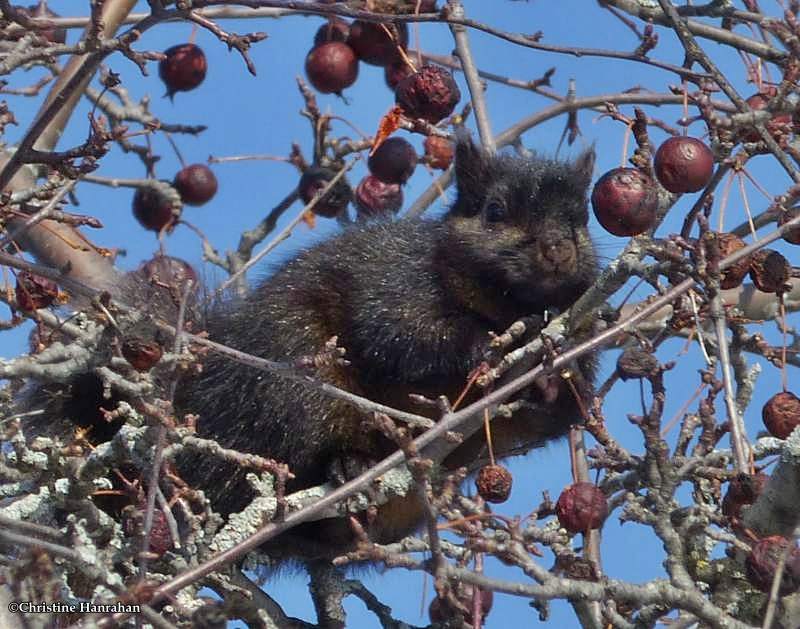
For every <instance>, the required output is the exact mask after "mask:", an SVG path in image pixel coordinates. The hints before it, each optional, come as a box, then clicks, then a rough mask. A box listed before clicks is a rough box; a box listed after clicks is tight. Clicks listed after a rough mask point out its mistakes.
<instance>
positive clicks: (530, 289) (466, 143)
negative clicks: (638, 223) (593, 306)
mask: <svg viewBox="0 0 800 629" xmlns="http://www.w3.org/2000/svg"><path fill="white" fill-rule="evenodd" d="M593 167H594V150H593V149H588V150H586V151H584V152H583V153H582V154H581V155H580V156H579V157H578V158H577V159H576V160H575V161H572V162H563V161H556V160H552V159H545V158H542V157H539V156H536V155H533V156H530V157H518V156H512V155H499V156H491V155H488V154H487V153H486V152H485V151H483V150H482V149H481V148H479V147H477V146H475V144H473V142H472V140H471V139H470V138H469V137H466V138H465V137H462V138H460V139H459V141H458V144H457V146H456V165H455V173H456V181H457V191H458V196H457V198H456V200H455V203H454V204H453V206H452V207H451V208H450V211H449V212H448V214H447V216H446V219H445V222H446V224H447V227H448V239H449V240H450V246H451V248H452V249H453V250H454V251H458V252H459V257H460V256H461V255H463V256H465V258H464V260H463V261H464V263H465V266H464V268H465V269H468V270H469V271H477V272H478V273H479V274H480V275H481V278H480V280H481V281H491V282H492V283H493V284H495V285H496V286H497V287H498V288H500V289H501V291H502V292H504V293H508V294H510V295H511V296H513V298H514V299H516V300H518V301H520V302H522V303H524V304H530V305H531V306H534V308H532V309H531V311H532V312H534V311H538V310H540V309H543V308H545V307H558V308H564V307H566V306H569V305H570V304H572V303H573V302H574V301H575V299H577V297H578V296H579V295H580V294H581V293H582V292H583V291H584V290H585V289H586V288H588V286H589V285H591V283H592V281H593V279H594V277H595V275H596V273H597V269H596V260H595V254H594V247H593V246H592V242H591V240H590V238H589V232H588V230H587V221H588V210H587V190H588V188H589V184H590V182H591V178H592V169H593Z"/></svg>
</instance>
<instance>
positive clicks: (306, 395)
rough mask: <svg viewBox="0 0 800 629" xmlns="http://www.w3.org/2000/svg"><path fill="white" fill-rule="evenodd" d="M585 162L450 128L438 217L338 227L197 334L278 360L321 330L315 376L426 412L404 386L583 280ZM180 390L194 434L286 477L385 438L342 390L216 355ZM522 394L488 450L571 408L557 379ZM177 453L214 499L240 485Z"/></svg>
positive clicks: (429, 390) (453, 368)
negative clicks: (452, 164)
mask: <svg viewBox="0 0 800 629" xmlns="http://www.w3.org/2000/svg"><path fill="white" fill-rule="evenodd" d="M592 166H593V153H592V152H591V151H587V152H586V153H584V154H583V155H582V156H581V157H579V158H578V160H577V161H576V162H574V163H569V162H560V161H554V160H549V159H544V158H541V157H536V156H533V157H530V158H520V157H516V156H498V157H489V156H487V155H486V154H485V153H484V152H483V151H482V150H480V149H479V148H477V147H475V146H474V145H473V144H472V142H471V141H470V140H461V141H460V142H459V143H458V145H457V149H456V180H457V197H456V199H455V203H454V204H453V206H452V207H451V209H450V210H449V212H448V213H447V214H446V215H445V216H444V217H443V219H441V220H421V219H420V220H400V221H395V222H376V223H372V224H367V225H365V226H359V227H353V228H351V229H348V230H346V231H344V233H342V234H341V235H339V236H337V237H335V238H333V239H331V240H328V241H326V242H323V243H321V244H319V245H317V246H314V247H313V248H310V249H308V250H307V251H304V252H303V253H301V254H300V255H298V256H297V257H296V258H294V259H292V260H291V261H289V262H288V263H286V264H285V265H284V266H283V267H282V268H281V269H280V270H278V271H277V272H276V273H274V274H273V275H272V276H271V277H269V278H268V279H267V280H266V281H264V282H263V283H261V284H260V285H259V286H258V287H256V288H255V289H254V290H253V291H252V292H251V293H250V294H249V295H248V296H247V297H245V298H243V299H242V300H238V301H234V302H230V303H227V304H225V305H224V306H223V307H222V308H221V309H220V310H219V311H218V312H216V313H215V314H214V315H212V317H211V319H210V321H209V322H208V324H207V329H208V331H209V335H210V338H212V339H213V340H215V341H217V342H219V343H223V344H226V345H230V346H232V347H234V348H236V349H240V350H243V351H246V352H248V353H252V354H255V355H257V356H260V357H264V358H269V359H273V360H279V361H283V360H291V359H292V358H297V357H300V356H308V355H310V354H314V353H315V352H317V351H319V350H320V349H321V348H322V347H323V346H324V345H325V343H326V342H327V341H328V340H329V339H330V338H331V337H333V336H336V337H338V345H339V346H340V347H343V348H345V349H346V356H345V357H346V359H347V360H348V361H349V365H347V366H343V365H334V366H329V367H325V368H323V370H322V373H320V377H321V378H322V379H324V380H326V381H328V382H331V383H332V384H335V385H337V386H339V387H342V388H344V389H347V390H349V391H352V392H354V393H357V394H359V395H362V396H364V397H367V398H369V399H371V400H375V401H378V402H383V403H386V404H389V405H392V406H395V407H397V408H401V409H405V410H410V411H412V412H418V413H423V412H429V411H425V409H423V408H420V407H417V406H415V405H414V404H413V403H412V402H411V401H410V399H409V397H408V394H409V393H419V394H422V395H426V396H428V397H436V396H438V395H446V396H447V397H448V398H449V399H450V400H451V401H453V400H454V399H455V398H456V397H457V395H458V394H459V393H460V392H461V391H462V390H463V388H464V386H465V384H466V382H467V378H468V374H469V373H470V371H471V370H472V369H474V368H475V367H476V366H478V365H479V364H480V362H481V360H482V358H483V356H484V354H485V351H486V349H487V347H488V343H489V341H490V339H491V336H490V332H496V333H500V332H502V331H504V330H505V329H506V327H507V326H508V325H509V324H511V323H512V322H513V321H515V320H516V319H518V318H521V317H524V316H527V315H531V314H542V313H543V312H544V311H545V310H546V309H550V310H563V309H565V308H567V307H569V306H570V305H571V304H572V303H573V302H574V301H575V300H576V299H577V298H578V297H579V296H580V295H581V294H582V293H583V292H584V291H585V290H586V288H587V287H588V286H589V285H590V284H591V283H592V281H593V279H594V277H595V275H596V262H595V255H594V250H593V247H592V243H591V241H590V239H589V235H588V232H587V229H586V223H587V205H586V192H587V188H588V185H589V183H590V179H591V171H592ZM584 367H586V365H584ZM587 375H588V376H589V377H591V374H587ZM537 396H538V397H537ZM181 397H182V400H180V402H179V406H180V407H181V410H183V411H189V412H193V413H196V414H198V415H199V420H198V432H199V435H200V436H201V437H209V438H213V439H216V440H217V441H218V442H219V443H220V444H221V445H223V446H224V447H226V448H233V449H236V450H241V451H244V452H253V453H256V454H259V455H261V456H264V457H269V458H274V459H276V460H279V461H282V462H285V463H287V464H288V465H289V468H290V469H291V471H292V472H293V473H294V474H295V476H296V479H295V480H294V482H293V483H292V484H291V486H290V487H289V489H290V490H292V489H298V488H302V487H309V486H312V485H315V484H319V483H322V482H325V481H327V480H330V479H329V478H328V474H329V470H330V469H331V464H332V463H333V462H335V461H337V460H341V459H347V458H356V459H361V460H364V461H369V460H378V459H380V458H382V457H383V456H385V455H387V454H388V453H390V452H391V451H392V450H393V449H394V447H393V446H392V445H391V444H390V443H389V442H388V441H386V440H385V439H384V438H383V437H381V436H379V435H378V434H377V433H376V432H375V431H374V430H369V429H367V428H365V426H366V425H367V424H366V423H365V422H364V421H363V417H362V415H361V414H360V413H359V411H357V410H356V409H355V408H354V407H352V406H351V405H349V404H347V403H345V402H343V401H340V400H336V399H333V398H330V397H327V396H325V395H323V394H322V393H321V392H319V391H318V390H315V389H313V388H310V387H307V386H305V385H303V384H301V383H299V382H297V381H292V380H288V379H284V378H281V377H280V376H277V375H272V374H269V373H265V372H263V371H258V370H254V369H252V368H249V367H247V366H244V365H241V364H238V363H236V362H233V361H231V360H230V359H229V358H226V357H224V356H220V355H209V356H208V357H207V358H206V359H205V360H204V365H203V372H202V374H201V375H200V376H199V377H197V378H193V379H192V380H191V381H190V382H187V383H186V388H185V390H184V391H183V394H182V395H181ZM551 397H552V396H551ZM532 399H533V400H534V401H536V400H537V399H538V401H539V403H540V411H538V412H537V411H526V412H525V413H524V414H523V415H520V416H518V417H515V418H514V419H511V420H503V421H498V422H495V425H494V428H493V433H494V435H495V436H494V442H495V448H496V449H498V450H503V449H511V448H512V447H517V446H523V447H532V446H535V445H539V444H541V443H543V442H544V441H545V440H547V439H549V438H552V437H555V436H559V435H562V434H564V433H565V431H566V430H567V428H568V426H569V425H570V423H572V422H575V421H578V420H579V419H580V417H579V413H578V410H577V405H576V403H575V400H574V398H573V395H572V393H570V392H569V391H568V390H567V388H566V387H562V388H561V389H559V393H558V396H557V398H556V399H555V400H552V399H550V400H549V401H545V400H544V399H542V396H541V395H538V393H536V392H534V393H533V394H532ZM483 447H484V446H483V444H482V442H481V441H480V439H478V438H477V437H476V438H474V439H472V440H470V441H468V442H467V443H465V444H463V445H462V446H460V447H459V449H458V450H456V452H454V454H453V455H452V456H451V458H450V460H449V461H446V462H445V463H446V464H448V463H449V464H450V465H461V464H465V463H466V462H467V461H469V460H470V459H471V458H473V457H476V456H478V455H480V454H485V453H482V452H481V450H482V449H483ZM182 467H184V468H185V469H183V470H181V471H182V473H185V475H186V477H187V478H188V480H190V482H192V483H193V484H196V485H197V486H198V487H200V488H202V489H204V490H205V492H206V494H207V495H208V496H210V497H211V499H212V504H213V505H214V507H215V509H217V510H218V511H220V512H222V513H231V512H235V511H237V510H240V509H241V508H243V507H244V506H245V505H246V504H247V503H248V502H249V500H250V498H251V496H249V495H248V492H247V486H246V484H245V483H244V480H243V477H244V472H241V471H236V470H234V469H233V468H232V467H231V466H229V465H227V464H222V463H220V462H218V461H216V460H215V459H214V458H212V457H206V458H204V459H203V460H201V461H195V460H192V461H191V462H190V463H189V464H188V465H185V466H182ZM412 500H413V499H412ZM397 511H398V510H395V512H397ZM386 512H387V513H388V510H387V511H386ZM402 512H403V513H404V516H403V517H401V518H399V520H398V519H395V516H388V515H387V516H385V517H384V516H383V515H380V514H379V516H378V518H377V527H376V528H375V529H374V531H372V533H373V534H374V537H375V539H376V540H380V541H386V540H389V539H392V538H393V537H396V536H397V535H400V534H403V533H405V532H407V531H408V530H409V529H410V528H413V527H414V526H415V525H416V523H417V520H418V518H419V517H420V513H419V512H418V510H415V509H414V508H413V507H411V508H409V506H408V505H404V507H403V509H402ZM382 520H383V521H382ZM346 537H347V535H345V538H346ZM337 550H341V548H338V549H336V548H334V549H332V551H337Z"/></svg>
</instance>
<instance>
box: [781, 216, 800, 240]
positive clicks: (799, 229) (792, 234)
mask: <svg viewBox="0 0 800 629" xmlns="http://www.w3.org/2000/svg"><path fill="white" fill-rule="evenodd" d="M798 216H800V208H796V207H793V208H790V209H789V210H787V211H786V212H783V213H781V215H780V217H779V218H778V225H781V226H783V225H785V224H786V223H788V222H789V221H791V220H792V219H795V218H797V217H798ZM783 239H784V240H785V241H786V242H790V243H792V244H793V245H800V225H797V226H795V227H792V228H791V229H790V230H789V231H787V232H784V234H783Z"/></svg>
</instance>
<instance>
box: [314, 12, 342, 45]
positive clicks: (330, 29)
mask: <svg viewBox="0 0 800 629" xmlns="http://www.w3.org/2000/svg"><path fill="white" fill-rule="evenodd" d="M349 35H350V22H347V21H345V20H343V19H341V18H338V17H330V18H329V19H328V20H327V21H326V22H325V24H323V25H322V26H320V27H319V28H318V29H317V32H316V34H315V35H314V45H315V46H320V45H322V44H324V43H327V42H331V41H338V42H347V37H348V36H349Z"/></svg>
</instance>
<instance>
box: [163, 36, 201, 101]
mask: <svg viewBox="0 0 800 629" xmlns="http://www.w3.org/2000/svg"><path fill="white" fill-rule="evenodd" d="M164 54H165V55H166V57H165V58H164V59H162V60H161V63H159V64H158V75H159V76H160V77H161V80H162V81H164V85H166V86H167V96H169V97H170V98H172V96H173V95H174V94H175V92H188V91H190V90H193V89H194V88H196V87H197V86H198V85H200V84H201V83H202V82H203V79H205V78H206V71H207V70H208V62H207V61H206V56H205V53H203V49H202V48H200V46H197V45H196V44H178V45H177V46H172V47H171V48H168V49H167V50H165V51H164Z"/></svg>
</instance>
